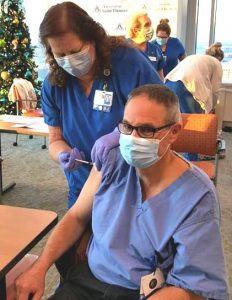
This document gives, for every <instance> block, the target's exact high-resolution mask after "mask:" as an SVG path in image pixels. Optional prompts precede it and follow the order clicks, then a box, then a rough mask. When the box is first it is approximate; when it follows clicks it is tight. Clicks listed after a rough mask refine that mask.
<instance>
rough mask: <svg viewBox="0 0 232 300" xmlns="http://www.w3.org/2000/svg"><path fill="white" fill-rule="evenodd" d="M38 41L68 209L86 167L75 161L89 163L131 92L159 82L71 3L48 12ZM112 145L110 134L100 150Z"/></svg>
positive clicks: (140, 59)
mask: <svg viewBox="0 0 232 300" xmlns="http://www.w3.org/2000/svg"><path fill="white" fill-rule="evenodd" d="M40 39H41V42H42V44H43V45H44V47H45V50H46V58H47V63H48V65H49V68H50V71H49V74H48V76H47V78H46V79H45V81H44V83H43V87H42V109H43V113H44V119H45V123H46V124H48V126H49V152H50V155H51V157H52V158H53V159H54V160H55V161H57V162H59V163H60V166H61V168H62V169H63V170H64V171H65V176H66V178H67V182H68V187H69V195H68V207H69V208H70V207H71V206H72V205H73V204H74V203H75V201H76V199H77V197H78V195H79V193H80V191H81V189H82V187H83V185H84V183H85V181H86V179H87V177H88V174H89V172H90V169H91V165H89V164H87V163H81V162H80V161H76V159H78V160H84V161H88V162H90V161H91V149H92V147H93V145H94V143H95V141H96V140H97V139H98V138H99V137H101V136H103V135H105V134H107V133H110V132H112V131H113V130H114V129H115V127H116V125H117V124H118V122H119V121H120V120H121V119H122V116H123V110H124V106H125V103H126V101H127V96H128V94H129V93H130V91H131V90H133V89H134V88H135V87H137V86H139V85H142V84H145V83H158V84H162V81H161V80H160V78H159V75H158V74H157V72H156V71H155V69H154V68H153V66H152V65H151V64H150V62H149V61H148V60H147V59H146V58H145V57H144V55H143V54H142V53H141V52H140V51H138V50H137V49H134V48H133V47H130V46H128V45H127V43H126V42H125V41H124V40H122V38H117V37H110V36H108V35H107V34H106V32H105V30H104V29H103V28H102V27H101V25H100V24H99V23H97V22H95V21H94V20H93V19H92V18H91V17H90V16H89V15H88V14H87V13H86V11H84V10H83V9H81V8H80V7H79V6H77V5H76V4H74V3H72V2H63V3H61V4H57V5H54V6H52V7H51V8H50V9H49V10H48V12H47V13H46V14H45V17H44V19H43V21H42V23H41V25H40ZM117 134H118V133H117ZM117 143H118V139H117ZM111 147H114V141H113V140H112V135H110V138H109V141H108V142H107V143H106V144H104V143H103V145H102V147H101V149H100V150H101V151H102V152H104V151H106V152H107V149H108V148H111ZM100 150H99V151H100ZM97 152H98V151H97Z"/></svg>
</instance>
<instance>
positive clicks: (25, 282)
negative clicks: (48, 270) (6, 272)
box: [15, 265, 45, 300]
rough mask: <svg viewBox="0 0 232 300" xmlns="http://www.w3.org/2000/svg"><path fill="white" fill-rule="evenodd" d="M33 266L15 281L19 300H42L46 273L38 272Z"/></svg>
mask: <svg viewBox="0 0 232 300" xmlns="http://www.w3.org/2000/svg"><path fill="white" fill-rule="evenodd" d="M34 266H35V265H33V266H32V267H31V268H30V269H28V270H27V271H26V272H24V273H23V274H21V275H20V276H19V277H18V278H17V279H16V281H15V287H16V294H17V300H28V299H29V296H30V295H32V296H33V297H32V298H31V299H32V300H40V299H41V298H42V296H43V293H44V287H45V273H44V272H40V271H38V270H37V268H36V267H34Z"/></svg>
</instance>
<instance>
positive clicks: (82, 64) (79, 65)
mask: <svg viewBox="0 0 232 300" xmlns="http://www.w3.org/2000/svg"><path fill="white" fill-rule="evenodd" d="M55 60H56V62H57V64H58V65H59V66H60V67H61V68H63V69H64V70H65V71H66V72H68V73H69V74H71V75H73V76H75V77H77V78H80V77H82V76H84V75H86V74H87V73H88V72H89V70H90V69H91V67H92V62H91V58H90V55H89V47H87V48H86V49H84V50H83V51H81V52H78V53H74V54H71V55H67V56H64V57H55Z"/></svg>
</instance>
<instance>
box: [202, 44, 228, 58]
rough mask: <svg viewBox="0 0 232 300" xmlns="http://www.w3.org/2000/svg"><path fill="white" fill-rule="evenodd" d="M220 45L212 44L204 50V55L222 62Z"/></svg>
mask: <svg viewBox="0 0 232 300" xmlns="http://www.w3.org/2000/svg"><path fill="white" fill-rule="evenodd" d="M221 47H222V44H221V43H220V42H217V43H214V44H212V45H210V46H209V48H208V49H206V51H205V54H208V55H211V56H213V57H215V58H217V59H218V60H219V61H222V60H223V58H224V52H223V50H222V49H221Z"/></svg>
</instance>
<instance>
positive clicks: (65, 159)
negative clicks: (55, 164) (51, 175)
mask: <svg viewBox="0 0 232 300" xmlns="http://www.w3.org/2000/svg"><path fill="white" fill-rule="evenodd" d="M75 159H81V160H85V154H84V152H81V151H79V150H78V149H77V148H73V149H72V150H71V151H70V152H60V154H59V156H58V161H59V163H60V166H61V167H62V169H63V170H64V171H74V170H76V169H77V168H78V167H79V166H80V165H81V162H78V161H76V160H75Z"/></svg>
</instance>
